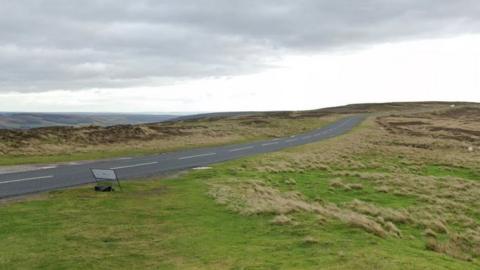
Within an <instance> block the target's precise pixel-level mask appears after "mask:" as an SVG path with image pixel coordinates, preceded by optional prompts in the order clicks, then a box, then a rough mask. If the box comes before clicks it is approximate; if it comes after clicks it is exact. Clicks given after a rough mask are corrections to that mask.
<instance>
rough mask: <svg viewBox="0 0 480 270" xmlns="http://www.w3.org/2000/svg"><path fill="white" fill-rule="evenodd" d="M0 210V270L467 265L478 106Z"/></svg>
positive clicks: (479, 250)
mask: <svg viewBox="0 0 480 270" xmlns="http://www.w3.org/2000/svg"><path fill="white" fill-rule="evenodd" d="M437 108H438V109H436V110H434V111H427V110H424V109H425V108H417V111H416V112H414V111H413V110H410V112H408V113H407V112H405V111H404V110H396V111H391V112H385V111H381V112H379V113H378V114H376V115H372V116H370V118H369V119H368V120H367V121H366V122H364V123H363V124H362V125H361V126H360V127H358V128H356V129H355V130H354V131H352V132H351V133H348V134H346V135H343V136H341V137H337V138H333V139H330V140H327V141H323V142H319V143H315V144H310V145H305V146H301V147H297V148H292V149H288V150H286V151H281V152H276V153H271V154H263V155H259V156H256V157H252V158H246V159H243V160H238V161H232V162H228V163H225V164H221V165H216V166H213V168H212V169H210V170H203V171H192V172H189V173H187V174H181V175H178V176H176V177H171V178H170V179H166V180H165V179H164V180H160V179H151V180H148V181H141V182H125V183H124V189H125V190H124V191H123V192H115V193H112V194H98V193H94V192H92V191H91V187H83V188H78V189H70V190H65V191H56V192H50V193H48V194H45V195H39V196H38V197H37V198H31V199H30V200H26V201H21V202H6V203H5V204H3V205H2V206H0V219H1V220H2V222H1V223H0V241H1V243H2V245H0V269H22V268H35V269H62V268H63V269H86V268H88V269H132V268H137V269H138V268H144V269H479V268H480V260H479V259H480V201H479V200H478V198H480V180H479V179H480V164H479V163H478V161H479V160H480V144H479V140H478V139H479V138H478V136H479V135H480V125H479V123H480V109H479V108H478V107H477V106H467V107H456V108H450V107H449V106H444V105H442V106H438V107H437Z"/></svg>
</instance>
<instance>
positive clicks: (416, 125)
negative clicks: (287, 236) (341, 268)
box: [227, 105, 480, 259]
mask: <svg viewBox="0 0 480 270" xmlns="http://www.w3.org/2000/svg"><path fill="white" fill-rule="evenodd" d="M472 106H473V105H469V106H466V107H462V106H457V107H456V108H454V109H451V108H445V107H442V108H439V109H438V110H436V111H433V112H432V111H428V112H427V111H425V110H424V111H421V112H417V113H412V112H409V113H408V114H406V113H404V112H402V113H399V112H395V113H384V114H382V115H378V116H376V117H370V118H369V119H367V120H366V121H365V122H364V124H363V125H362V127H360V128H357V129H356V130H355V132H352V133H349V134H347V135H344V136H341V137H338V138H333V139H331V140H329V141H328V143H318V144H313V145H308V146H304V147H299V148H297V149H296V150H291V151H285V152H279V153H272V154H269V155H268V156H266V157H263V158H261V159H255V160H252V161H250V162H249V161H247V162H245V163H244V168H248V169H254V170H257V171H259V172H274V173H290V174H291V173H292V172H293V173H300V174H301V173H303V172H306V171H310V170H318V171H324V172H326V173H328V174H330V175H332V176H333V177H332V178H331V180H330V181H329V186H330V189H331V191H332V192H345V191H351V190H352V189H357V190H362V189H365V188H368V187H371V190H373V191H374V192H378V193H379V194H382V196H394V197H396V198H398V199H399V200H402V198H409V200H415V202H416V203H414V204H410V205H409V206H406V207H403V208H400V209H396V208H395V209H394V208H391V207H385V206H380V205H377V204H374V203H367V202H363V201H360V200H355V199H354V200H352V201H351V202H349V203H345V204H332V203H329V202H326V201H325V200H320V201H322V203H312V202H308V201H307V200H306V199H305V198H303V197H302V196H299V195H295V197H289V196H290V195H285V194H283V193H279V191H271V193H269V194H270V195H268V196H267V197H265V196H264V194H265V193H264V192H258V193H257V192H251V193H250V195H248V196H246V197H243V201H244V202H245V201H248V200H250V199H249V198H253V197H256V199H254V201H255V202H256V203H254V204H251V205H250V204H249V203H244V204H243V205H242V207H243V208H241V209H244V210H239V209H237V210H239V212H243V211H246V212H249V211H251V210H245V209H255V206H254V205H257V203H258V205H260V206H261V207H260V208H257V210H258V209H263V210H265V212H269V213H277V212H278V213H288V212H294V211H304V212H313V213H317V214H319V216H320V218H319V220H320V221H319V223H320V224H323V223H325V220H328V219H336V220H340V221H342V222H344V223H347V224H351V225H353V226H355V227H358V228H362V229H363V230H365V231H368V232H371V233H374V234H376V235H379V236H382V237H385V236H387V235H391V236H397V237H402V235H403V234H402V232H401V230H400V229H399V227H398V226H399V225H400V224H405V225H406V226H412V227H414V228H418V229H419V230H421V231H424V235H425V241H427V240H428V244H427V247H428V248H429V249H431V250H434V251H436V252H442V253H445V254H448V255H450V256H453V257H456V258H462V259H468V258H471V257H472V256H479V255H480V253H479V252H478V250H479V245H480V237H478V236H479V235H480V222H479V219H478V217H479V216H480V200H479V198H480V182H479V181H477V180H478V179H468V178H465V177H462V176H461V174H460V176H459V175H458V173H457V171H474V172H480V162H479V160H480V148H479V147H480V143H479V142H480V137H479V136H480V107H478V106H476V107H472ZM430 109H431V108H430ZM429 165H435V166H441V167H445V169H444V170H451V173H450V175H449V174H448V173H445V174H444V175H441V174H439V175H436V174H430V175H429V174H428V173H427V172H426V171H425V167H426V166H429ZM447 172H448V171H447ZM455 175H456V176H455ZM351 179H355V181H353V182H352V180H351ZM358 181H361V183H358ZM292 189H294V187H292ZM233 192H234V193H235V192H239V193H242V194H245V192H243V191H241V190H240V191H239V190H235V191H233ZM267 193H268V192H267ZM269 196H270V197H269ZM272 196H273V197H277V198H278V197H280V198H282V199H281V201H282V200H286V201H289V202H288V203H281V202H280V203H277V202H276V201H275V200H274V199H273V197H272ZM285 196H286V197H285ZM260 197H263V199H260ZM264 200H266V201H264ZM227 201H230V199H229V200H227ZM267 202H268V203H267ZM227 204H231V202H228V203H227ZM258 205H257V206H258ZM276 207H280V208H276ZM282 209H283V210H282ZM253 212H256V211H255V210H254V211H253ZM262 212H263V211H260V212H258V213H262ZM410 237H413V236H410ZM446 237H447V238H448V239H449V240H448V241H440V240H438V239H445V238H446ZM432 239H433V240H432ZM435 239H437V240H435Z"/></svg>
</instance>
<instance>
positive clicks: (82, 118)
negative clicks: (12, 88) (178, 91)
mask: <svg viewBox="0 0 480 270" xmlns="http://www.w3.org/2000/svg"><path fill="white" fill-rule="evenodd" d="M176 117H177V116H175V115H151V114H120V113H117V114H116V113H8V112H3V113H0V129H30V128H39V127H51V126H89V125H97V126H113V125H121V124H141V123H155V122H163V121H166V120H170V119H173V118H176Z"/></svg>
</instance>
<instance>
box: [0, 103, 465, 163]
mask: <svg viewBox="0 0 480 270" xmlns="http://www.w3.org/2000/svg"><path fill="white" fill-rule="evenodd" d="M456 104H457V105H459V106H466V105H468V104H467V103H456ZM449 106H450V103H439V102H424V103H386V104H356V105H348V106H342V107H334V108H325V109H320V110H312V111H298V112H263V113H260V112H248V113H247V112H241V113H214V114H204V115H197V116H193V117H184V118H180V119H179V120H171V121H165V122H161V123H150V124H137V125H114V126H95V125H90V126H80V127H74V126H58V127H43V128H35V129H28V130H6V129H0V165H14V164H19V163H48V162H57V161H72V160H87V159H98V158H109V157H119V156H127V155H137V154H148V153H158V152H164V151H169V150H175V149H181V148H189V147H194V146H207V145H219V144H226V143H233V142H242V141H248V140H254V139H264V138H272V137H280V136H287V135H291V134H296V133H300V132H304V131H307V130H311V129H314V128H315V127H318V126H320V125H321V124H324V123H325V121H333V120H335V119H338V117H341V116H345V115H349V114H358V113H382V112H388V111H409V110H413V109H415V110H421V109H425V110H429V109H432V108H436V107H439V108H443V107H444V108H448V107H449ZM472 106H473V105H472Z"/></svg>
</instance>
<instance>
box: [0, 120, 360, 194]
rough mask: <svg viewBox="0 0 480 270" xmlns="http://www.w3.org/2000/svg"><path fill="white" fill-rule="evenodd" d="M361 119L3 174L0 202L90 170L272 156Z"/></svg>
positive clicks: (159, 169) (81, 177)
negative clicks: (241, 140)
mask: <svg viewBox="0 0 480 270" xmlns="http://www.w3.org/2000/svg"><path fill="white" fill-rule="evenodd" d="M363 119H364V116H362V115H357V116H352V117H348V118H344V119H341V120H339V121H337V122H335V123H333V124H330V125H328V126H326V127H323V128H320V129H316V130H313V131H310V132H307V133H303V134H299V135H296V136H290V137H287V138H278V139H273V140H265V141H257V142H252V143H245V144H236V145H228V146H220V147H209V148H197V149H191V150H185V151H178V152H171V153H164V154H158V155H150V156H142V157H134V158H129V157H125V158H118V159H112V160H103V161H94V162H89V163H82V164H74V165H58V166H51V167H47V168H44V169H39V170H33V171H24V172H16V173H8V174H2V175H0V198H5V197H12V196H18V195H25V194H30V193H37V192H42V191H48V190H55V189H61V188H66V187H72V186H78V185H83V184H88V183H92V182H94V179H93V177H92V175H91V172H90V168H97V169H114V170H115V172H116V173H117V175H118V177H119V178H120V180H127V179H134V178H141V177H148V176H154V175H160V174H162V173H166V172H169V171H177V170H183V169H189V168H195V167H201V166H206V165H209V164H213V163H219V162H222V161H227V160H232V159H238V158H241V157H247V156H252V155H256V154H260V153H268V152H274V151H278V150H281V149H284V148H288V147H294V146H299V145H303V144H308V143H312V142H316V141H320V140H325V139H328V138H332V137H335V136H338V135H341V134H344V133H346V132H348V131H350V130H351V129H352V128H354V127H355V126H357V125H358V124H359V123H360V122H362V121H363Z"/></svg>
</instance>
